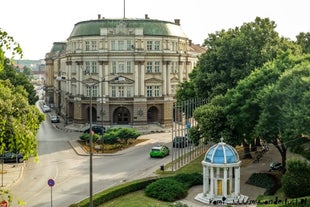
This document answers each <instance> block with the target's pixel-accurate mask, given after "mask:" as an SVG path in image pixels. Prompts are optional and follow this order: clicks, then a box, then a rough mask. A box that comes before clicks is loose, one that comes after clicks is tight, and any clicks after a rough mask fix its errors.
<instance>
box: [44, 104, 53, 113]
mask: <svg viewBox="0 0 310 207" xmlns="http://www.w3.org/2000/svg"><path fill="white" fill-rule="evenodd" d="M42 111H43V112H44V113H48V112H51V111H52V110H51V108H50V107H49V106H47V105H43V107H42Z"/></svg>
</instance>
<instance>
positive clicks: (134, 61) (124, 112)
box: [45, 15, 200, 126]
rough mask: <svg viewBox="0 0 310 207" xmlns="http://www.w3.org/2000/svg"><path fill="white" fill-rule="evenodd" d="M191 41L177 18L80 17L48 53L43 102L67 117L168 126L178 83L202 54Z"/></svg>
mask: <svg viewBox="0 0 310 207" xmlns="http://www.w3.org/2000/svg"><path fill="white" fill-rule="evenodd" d="M191 46H192V45H191V41H190V40H189V39H188V38H187V37H186V35H185V34H184V32H183V31H182V28H181V26H180V20H178V19H176V20H175V21H174V22H168V21H161V20H154V19H150V18H148V16H147V15H146V16H145V18H144V19H125V18H124V19H105V18H101V16H100V15H99V16H98V19H96V20H89V21H82V22H78V23H76V24H75V25H74V28H73V30H72V32H71V34H70V36H69V38H68V39H67V41H66V42H58V43H54V45H53V48H52V49H51V51H50V52H49V53H47V54H46V58H45V61H46V71H47V81H46V87H45V89H46V98H45V101H46V103H47V104H50V105H54V107H55V109H56V111H57V112H58V113H59V114H61V115H62V116H63V117H64V118H65V119H66V121H68V122H74V123H86V122H89V121H90V117H92V121H93V123H97V124H103V125H105V126H113V125H122V124H125V125H132V126H141V125H147V124H148V123H156V124H159V125H162V126H170V125H171V124H172V114H173V111H172V105H173V103H174V102H175V94H176V90H177V86H178V83H180V82H182V81H185V80H188V74H189V73H190V72H191V71H192V69H193V67H194V65H195V64H196V62H197V60H198V58H197V56H198V55H199V53H200V52H197V51H199V50H197V49H194V50H193V48H191ZM90 103H91V106H90ZM90 113H91V114H90Z"/></svg>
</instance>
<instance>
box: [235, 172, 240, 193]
mask: <svg viewBox="0 0 310 207" xmlns="http://www.w3.org/2000/svg"><path fill="white" fill-rule="evenodd" d="M235 195H236V196H239V195H240V166H239V167H236V168H235Z"/></svg>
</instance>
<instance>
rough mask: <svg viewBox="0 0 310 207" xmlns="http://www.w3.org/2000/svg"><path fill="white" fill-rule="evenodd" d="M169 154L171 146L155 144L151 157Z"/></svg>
mask: <svg viewBox="0 0 310 207" xmlns="http://www.w3.org/2000/svg"><path fill="white" fill-rule="evenodd" d="M167 155H169V148H168V147H167V146H165V145H157V146H153V147H152V149H151V151H150V157H165V156H167Z"/></svg>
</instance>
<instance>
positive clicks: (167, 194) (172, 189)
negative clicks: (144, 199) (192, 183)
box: [145, 178, 187, 202]
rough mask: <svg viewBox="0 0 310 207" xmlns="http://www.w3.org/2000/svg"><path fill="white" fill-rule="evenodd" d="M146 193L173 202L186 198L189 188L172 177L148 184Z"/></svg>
mask: <svg viewBox="0 0 310 207" xmlns="http://www.w3.org/2000/svg"><path fill="white" fill-rule="evenodd" d="M145 194H146V195H147V196H149V197H152V198H156V199H158V200H161V201H168V202H173V201H176V200H179V199H181V198H184V197H185V196H186V195H187V188H186V187H185V186H184V184H183V183H180V182H178V181H176V180H174V179H172V178H163V179H160V180H157V181H155V182H153V183H151V184H150V185H148V186H147V187H146V189H145Z"/></svg>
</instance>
